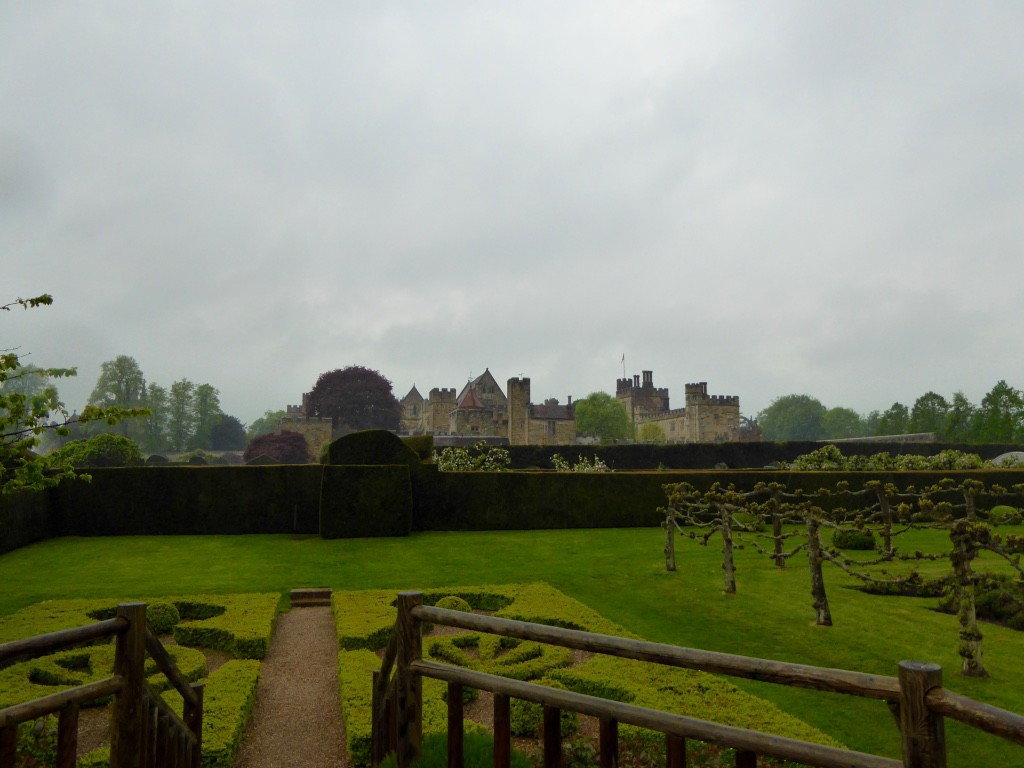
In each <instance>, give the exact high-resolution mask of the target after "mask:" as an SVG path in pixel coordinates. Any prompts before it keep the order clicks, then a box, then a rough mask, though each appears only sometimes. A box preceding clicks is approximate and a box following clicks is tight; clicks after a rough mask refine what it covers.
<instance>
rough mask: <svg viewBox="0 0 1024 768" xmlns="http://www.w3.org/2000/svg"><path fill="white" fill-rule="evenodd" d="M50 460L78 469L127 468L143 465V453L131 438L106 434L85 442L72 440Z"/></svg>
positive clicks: (53, 462)
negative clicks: (133, 465)
mask: <svg viewBox="0 0 1024 768" xmlns="http://www.w3.org/2000/svg"><path fill="white" fill-rule="evenodd" d="M49 458H50V462H51V464H54V465H58V466H59V465H62V464H68V465H70V466H72V467H75V468H76V469H79V468H83V467H127V466H130V465H132V464H140V463H142V451H140V450H139V446H138V444H136V442H135V441H134V440H132V439H131V438H129V437H125V436H124V435H111V434H109V433H106V434H101V435H95V436H94V437H87V438H85V439H84V440H72V441H71V442H69V443H67V444H65V445H64V446H63V447H62V448H60V449H58V450H56V451H54V452H53V453H52V454H50V457H49Z"/></svg>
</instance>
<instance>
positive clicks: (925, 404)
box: [908, 392, 949, 436]
mask: <svg viewBox="0 0 1024 768" xmlns="http://www.w3.org/2000/svg"><path fill="white" fill-rule="evenodd" d="M948 413H949V403H948V402H947V401H946V398H944V397H943V396H942V395H939V394H936V393H935V392H925V393H924V394H923V395H921V396H920V397H919V398H917V400H915V401H914V407H913V408H911V409H910V424H909V427H908V429H909V431H910V432H934V433H935V434H937V435H940V436H942V435H943V433H944V432H945V429H946V415H947V414H948Z"/></svg>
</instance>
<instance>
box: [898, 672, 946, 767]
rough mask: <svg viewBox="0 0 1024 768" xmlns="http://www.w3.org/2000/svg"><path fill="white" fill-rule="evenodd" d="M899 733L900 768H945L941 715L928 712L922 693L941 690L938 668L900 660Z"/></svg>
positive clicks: (943, 732) (944, 743)
mask: <svg viewBox="0 0 1024 768" xmlns="http://www.w3.org/2000/svg"><path fill="white" fill-rule="evenodd" d="M899 678H900V732H901V734H902V736H903V765H904V768H946V733H945V725H944V723H943V719H942V715H937V714H935V713H933V712H930V711H929V710H928V705H927V704H925V700H924V697H925V694H927V693H928V691H930V690H931V689H932V688H941V687H942V667H940V666H939V665H938V664H927V663H925V662H921V661H901V662H900V667H899Z"/></svg>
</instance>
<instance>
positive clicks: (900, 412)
mask: <svg viewBox="0 0 1024 768" xmlns="http://www.w3.org/2000/svg"><path fill="white" fill-rule="evenodd" d="M909 426H910V411H909V410H908V409H907V406H905V405H903V403H893V404H892V405H890V406H889V408H888V410H886V411H885V413H883V414H882V417H881V418H880V419H879V420H878V432H877V433H876V434H879V435H904V434H906V433H907V428H908V427H909Z"/></svg>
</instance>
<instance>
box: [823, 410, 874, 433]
mask: <svg viewBox="0 0 1024 768" xmlns="http://www.w3.org/2000/svg"><path fill="white" fill-rule="evenodd" d="M866 429H867V426H866V424H865V422H864V419H863V418H861V416H860V414H859V413H857V412H856V411H854V410H853V409H851V408H829V409H828V410H827V411H825V415H824V416H823V417H822V419H821V433H822V434H821V436H822V438H824V439H825V440H838V439H840V438H844V437H861V436H863V435H864V434H865V432H866Z"/></svg>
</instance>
